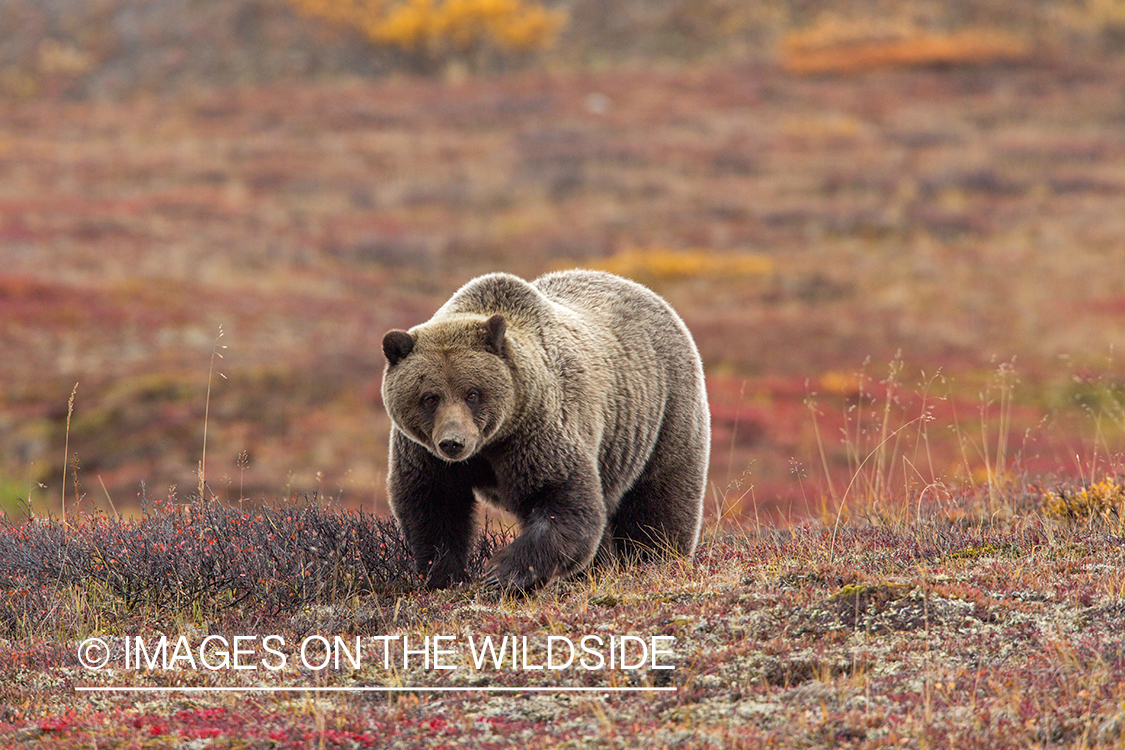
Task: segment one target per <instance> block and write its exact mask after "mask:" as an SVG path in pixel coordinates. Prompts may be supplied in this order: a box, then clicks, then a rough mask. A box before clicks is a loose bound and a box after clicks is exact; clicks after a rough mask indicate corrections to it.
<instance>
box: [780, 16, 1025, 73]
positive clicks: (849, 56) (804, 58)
mask: <svg viewBox="0 0 1125 750" xmlns="http://www.w3.org/2000/svg"><path fill="white" fill-rule="evenodd" d="M1030 54H1031V50H1030V48H1029V45H1028V44H1027V43H1026V42H1025V41H1024V40H1022V39H1020V38H1018V37H1016V36H1013V35H1011V34H1008V33H1005V32H1001V31H992V30H982V29H967V30H963V31H956V32H950V33H931V32H927V31H923V30H921V29H917V28H909V27H908V28H901V29H893V28H880V27H877V25H875V24H851V23H846V22H842V21H839V20H837V19H831V20H826V21H821V22H819V23H817V24H815V25H813V26H812V27H809V28H806V29H802V30H799V31H794V32H791V33H790V34H788V35H787V36H786V38H785V39H784V40H783V41H782V53H781V57H782V65H783V66H784V67H785V68H786V70H788V71H789V72H791V73H798V74H803V75H809V74H820V73H845V74H847V73H862V72H865V71H869V70H874V69H877V68H891V67H917V66H925V65H983V64H988V63H995V62H1011V61H1017V60H1023V59H1026V58H1027V57H1028V56H1029V55H1030Z"/></svg>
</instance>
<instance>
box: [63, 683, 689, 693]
mask: <svg viewBox="0 0 1125 750" xmlns="http://www.w3.org/2000/svg"><path fill="white" fill-rule="evenodd" d="M74 689H75V690H76V691H78V692H82V693H666V692H676V691H677V690H679V688H677V687H567V686H565V685H560V686H557V687H543V686H529V687H424V686H417V687H384V686H363V685H360V686H356V687H331V686H328V687H323V686H315V685H308V686H303V685H282V686H277V687H269V686H250V687H168V686H143V685H138V686H129V685H124V686H121V685H116V686H107V687H101V686H98V685H77V686H75V688H74Z"/></svg>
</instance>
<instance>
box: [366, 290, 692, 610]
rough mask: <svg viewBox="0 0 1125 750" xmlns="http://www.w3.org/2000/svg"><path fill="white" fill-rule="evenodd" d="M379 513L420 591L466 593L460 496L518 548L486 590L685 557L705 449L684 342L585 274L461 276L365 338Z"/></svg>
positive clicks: (679, 328) (493, 565)
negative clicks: (405, 550) (378, 429)
mask: <svg viewBox="0 0 1125 750" xmlns="http://www.w3.org/2000/svg"><path fill="white" fill-rule="evenodd" d="M383 352H384V354H385V355H386V358H387V366H386V369H385V371H384V374H383V389H382V391H383V403H384V404H385V406H386V408H387V412H388V414H389V415H390V417H391V421H392V423H393V428H392V434H391V447H390V470H389V476H388V493H389V496H390V503H391V508H392V510H393V511H394V515H395V518H396V519H397V521H398V524H399V526H400V527H401V529H402V531H403V533H404V535H405V537H406V541H407V544H408V545H409V547H410V550H411V552H412V554H413V555H414V558H415V560H416V562H417V565H418V567H419V569H420V571H421V572H422V573H423V574H424V575H425V576H426V582H427V585H429V586H431V587H435V588H440V587H446V586H449V585H451V584H453V583H458V582H461V581H464V580H466V579H467V574H466V571H465V568H466V565H467V562H468V557H469V553H470V549H471V545H472V540H473V538H474V527H475V510H476V505H477V501H478V499H483V500H486V501H488V502H490V503H492V504H493V505H495V506H497V507H499V508H503V509H504V510H507V511H509V512H511V513H512V514H514V515H515V517H516V518H517V519H518V521H519V525H520V533H519V535H518V536H517V537H516V538H515V539H514V540H513V541H512V542H511V543H510V544H509V545H508V546H507V547H505V548H504V549H502V550H501V551H500V552H498V553H497V554H496V555H494V556H493V557H492V559H491V560H490V561H489V573H490V579H491V581H492V583H493V584H495V585H499V586H500V587H502V588H505V589H517V590H525V591H526V590H530V589H533V588H535V587H537V586H540V585H542V584H544V583H546V582H547V581H550V580H551V579H553V578H556V577H560V576H567V575H570V574H573V573H576V572H578V571H581V570H583V569H584V568H586V567H587V566H588V565H589V564H590V563H591V562H592V561H594V560H595V558H597V559H598V561H599V562H609V561H612V560H614V559H617V558H625V559H638V558H650V557H653V556H656V555H665V554H676V555H685V556H690V555H691V554H692V552H693V551H694V549H695V546H696V543H697V541H698V538H699V530H700V523H701V519H702V509H703V495H704V489H705V483H706V476H707V467H708V455H709V450H710V417H709V414H708V408H707V394H706V390H705V388H704V382H703V366H702V363H701V361H700V358H699V353H698V351H697V350H696V347H695V344H694V342H693V341H692V338H691V334H690V333H689V332H688V330H687V327H686V326H685V325H684V323H683V321H681V320H680V318H679V316H678V315H676V313H675V312H674V311H673V310H672V308H671V307H670V306H669V305H668V303H667V302H665V301H664V300H663V299H661V298H660V297H659V296H657V295H656V294H655V293H653V292H652V291H650V290H649V289H647V288H645V287H643V286H641V285H639V284H636V283H634V282H631V281H628V280H626V279H622V278H620V277H617V276H613V275H610V274H607V273H601V272H596V271H564V272H560V273H553V274H548V275H546V276H543V277H542V278H539V279H537V280H536V281H534V282H532V283H528V282H526V281H524V280H523V279H520V278H517V277H515V276H511V275H508V274H500V273H496V274H489V275H486V276H481V277H479V278H476V279H474V280H472V281H470V282H469V283H467V284H466V285H465V286H463V287H462V288H461V289H460V290H458V291H457V292H456V293H455V294H454V295H453V297H452V298H451V299H450V300H449V301H448V302H446V303H445V305H443V306H442V307H441V308H440V309H439V310H438V311H437V312H436V313H435V314H434V316H433V318H431V319H430V320H429V321H428V322H426V323H423V324H421V325H418V326H415V327H414V328H412V329H410V330H409V331H400V330H394V331H389V332H388V333H387V334H386V335H385V336H384V338H383Z"/></svg>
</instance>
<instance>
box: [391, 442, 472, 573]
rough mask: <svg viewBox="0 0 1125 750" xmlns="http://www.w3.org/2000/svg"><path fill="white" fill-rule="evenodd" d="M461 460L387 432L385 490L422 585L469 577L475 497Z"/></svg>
mask: <svg viewBox="0 0 1125 750" xmlns="http://www.w3.org/2000/svg"><path fill="white" fill-rule="evenodd" d="M464 473H465V472H464V468H463V466H462V465H461V464H449V463H446V462H445V461H441V460H439V459H437V458H435V457H434V456H433V455H431V454H430V452H429V451H427V450H426V449H425V448H423V447H422V446H420V445H418V444H417V443H414V442H412V441H411V440H410V439H409V438H407V437H406V436H405V435H403V434H402V433H400V432H398V431H397V430H395V431H394V433H393V435H392V437H391V453H390V471H389V475H388V478H387V492H388V495H389V498H390V503H391V510H392V511H393V512H394V515H395V520H396V521H397V522H398V525H399V528H400V529H401V530H402V533H403V536H405V537H406V544H407V546H408V547H409V548H410V552H411V554H412V555H413V557H414V563H415V565H416V566H417V568H418V572H419V573H421V574H422V575H423V576H425V579H426V582H425V583H426V587H427V588H434V589H440V588H448V587H449V586H451V585H453V584H456V583H464V582H465V581H467V580H468V578H469V576H468V572H467V570H466V568H467V566H468V562H469V550H470V547H471V543H472V539H473V525H474V518H473V511H474V508H475V506H476V499H475V498H474V496H473V490H472V486H471V483H470V482H469V480H468V478H467V477H465V476H462V475H463V474H464Z"/></svg>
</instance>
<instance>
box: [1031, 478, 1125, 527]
mask: <svg viewBox="0 0 1125 750" xmlns="http://www.w3.org/2000/svg"><path fill="white" fill-rule="evenodd" d="M1043 510H1044V512H1045V513H1046V514H1047V515H1048V516H1051V517H1053V518H1062V519H1072V520H1074V519H1084V518H1095V517H1100V518H1102V519H1104V520H1106V521H1110V520H1116V519H1121V518H1123V517H1125V485H1123V484H1122V483H1121V482H1120V481H1118V480H1116V479H1103V480H1102V481H1100V482H1095V483H1093V484H1091V485H1089V486H1087V487H1084V488H1082V489H1081V490H1078V491H1074V490H1065V489H1063V490H1052V491H1050V492H1047V493H1046V494H1045V495H1044V506H1043Z"/></svg>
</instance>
